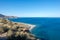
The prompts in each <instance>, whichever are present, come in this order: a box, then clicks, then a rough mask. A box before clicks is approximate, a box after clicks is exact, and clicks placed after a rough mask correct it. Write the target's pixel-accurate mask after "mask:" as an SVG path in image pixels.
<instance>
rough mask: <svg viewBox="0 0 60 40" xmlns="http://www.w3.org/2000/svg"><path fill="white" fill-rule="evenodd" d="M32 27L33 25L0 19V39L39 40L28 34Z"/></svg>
mask: <svg viewBox="0 0 60 40" xmlns="http://www.w3.org/2000/svg"><path fill="white" fill-rule="evenodd" d="M34 27H35V25H30V24H25V23H18V22H12V21H10V20H7V19H3V18H0V39H1V38H2V39H3V38H4V40H5V39H6V40H40V39H38V38H37V37H36V36H35V35H33V34H31V32H30V30H31V29H32V28H34Z"/></svg>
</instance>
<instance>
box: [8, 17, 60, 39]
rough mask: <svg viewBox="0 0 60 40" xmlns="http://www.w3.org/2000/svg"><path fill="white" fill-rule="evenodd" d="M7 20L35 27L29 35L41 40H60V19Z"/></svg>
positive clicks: (22, 18) (31, 18) (21, 18)
mask: <svg viewBox="0 0 60 40" xmlns="http://www.w3.org/2000/svg"><path fill="white" fill-rule="evenodd" d="M9 20H11V21H14V22H23V23H28V24H33V25H36V27H34V28H33V29H32V30H31V33H32V34H34V35H35V36H36V37H38V38H40V39H41V40H60V18H52V17H51V18H50V17H46V18H45V17H20V18H10V19H9Z"/></svg>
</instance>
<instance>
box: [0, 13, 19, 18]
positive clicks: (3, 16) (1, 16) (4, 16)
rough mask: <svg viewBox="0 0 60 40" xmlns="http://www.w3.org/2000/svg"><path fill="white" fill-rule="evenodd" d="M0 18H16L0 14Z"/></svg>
mask: <svg viewBox="0 0 60 40" xmlns="http://www.w3.org/2000/svg"><path fill="white" fill-rule="evenodd" d="M0 18H18V17H17V16H6V15H3V14H0Z"/></svg>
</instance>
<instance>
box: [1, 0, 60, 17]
mask: <svg viewBox="0 0 60 40" xmlns="http://www.w3.org/2000/svg"><path fill="white" fill-rule="evenodd" d="M0 14H4V15H8V16H18V17H60V0H0Z"/></svg>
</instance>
